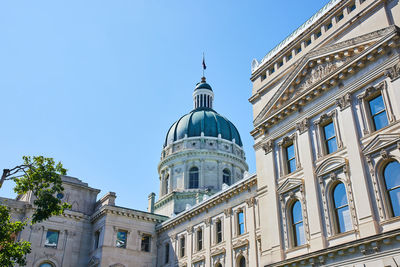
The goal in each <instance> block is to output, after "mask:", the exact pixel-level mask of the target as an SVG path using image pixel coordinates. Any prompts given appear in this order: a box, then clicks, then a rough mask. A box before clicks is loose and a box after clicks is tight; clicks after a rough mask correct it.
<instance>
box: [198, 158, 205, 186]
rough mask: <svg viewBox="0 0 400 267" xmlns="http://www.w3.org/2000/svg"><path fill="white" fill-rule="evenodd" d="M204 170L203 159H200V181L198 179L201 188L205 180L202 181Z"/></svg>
mask: <svg viewBox="0 0 400 267" xmlns="http://www.w3.org/2000/svg"><path fill="white" fill-rule="evenodd" d="M204 172H205V166H204V159H201V160H200V177H199V179H200V181H199V188H203V187H204V185H205V181H204V179H205V175H204Z"/></svg>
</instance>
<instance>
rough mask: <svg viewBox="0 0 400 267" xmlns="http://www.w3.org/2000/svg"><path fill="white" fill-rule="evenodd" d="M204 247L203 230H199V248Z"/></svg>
mask: <svg viewBox="0 0 400 267" xmlns="http://www.w3.org/2000/svg"><path fill="white" fill-rule="evenodd" d="M202 249H203V231H201V230H198V231H197V250H202Z"/></svg>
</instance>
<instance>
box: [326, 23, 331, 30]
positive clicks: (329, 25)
mask: <svg viewBox="0 0 400 267" xmlns="http://www.w3.org/2000/svg"><path fill="white" fill-rule="evenodd" d="M330 28H332V22H329V23H328V24H327V25H326V29H327V30H329V29H330Z"/></svg>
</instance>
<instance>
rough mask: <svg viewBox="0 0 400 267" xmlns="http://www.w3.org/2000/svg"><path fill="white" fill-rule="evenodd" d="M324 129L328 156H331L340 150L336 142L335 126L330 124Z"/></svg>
mask: <svg viewBox="0 0 400 267" xmlns="http://www.w3.org/2000/svg"><path fill="white" fill-rule="evenodd" d="M322 128H323V130H324V142H325V149H326V154H331V153H333V152H335V151H336V150H337V149H338V147H337V142H336V133H335V125H334V124H333V122H330V123H328V124H326V125H325V126H323V127H322Z"/></svg>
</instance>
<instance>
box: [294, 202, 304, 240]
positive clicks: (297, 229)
mask: <svg viewBox="0 0 400 267" xmlns="http://www.w3.org/2000/svg"><path fill="white" fill-rule="evenodd" d="M291 216H292V218H291V219H292V223H291V224H292V232H293V246H294V247H297V246H301V245H304V244H305V242H306V240H305V236H304V224H303V214H302V212H301V204H300V201H298V200H297V201H296V202H295V203H294V204H293V206H292V210H291Z"/></svg>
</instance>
